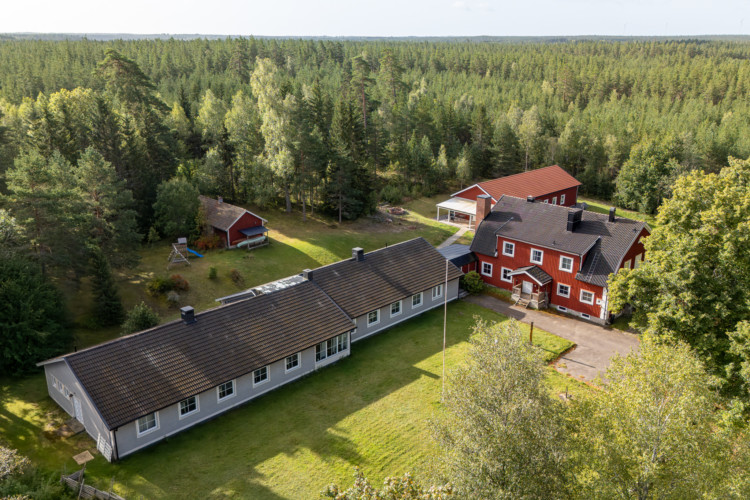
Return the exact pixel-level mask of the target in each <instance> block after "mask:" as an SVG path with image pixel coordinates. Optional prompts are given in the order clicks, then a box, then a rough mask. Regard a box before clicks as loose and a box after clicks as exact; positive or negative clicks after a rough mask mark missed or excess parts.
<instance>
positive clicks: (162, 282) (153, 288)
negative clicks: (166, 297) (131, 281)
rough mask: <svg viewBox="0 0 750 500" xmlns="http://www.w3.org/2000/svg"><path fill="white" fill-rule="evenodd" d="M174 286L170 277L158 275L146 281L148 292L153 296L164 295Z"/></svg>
mask: <svg viewBox="0 0 750 500" xmlns="http://www.w3.org/2000/svg"><path fill="white" fill-rule="evenodd" d="M173 288H174V282H173V281H172V280H171V279H169V278H163V277H161V276H157V277H155V278H154V279H152V280H151V281H149V282H148V283H146V292H148V294H149V295H151V296H152V297H156V296H158V295H162V294H165V293H167V292H168V291H170V290H172V289H173Z"/></svg>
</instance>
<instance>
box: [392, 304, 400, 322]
mask: <svg viewBox="0 0 750 500" xmlns="http://www.w3.org/2000/svg"><path fill="white" fill-rule="evenodd" d="M399 314H401V301H400V300H399V301H397V302H394V303H393V304H391V318H392V317H394V316H398V315H399Z"/></svg>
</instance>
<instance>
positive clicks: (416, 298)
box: [411, 292, 422, 307]
mask: <svg viewBox="0 0 750 500" xmlns="http://www.w3.org/2000/svg"><path fill="white" fill-rule="evenodd" d="M421 305H422V292H419V293H415V294H414V295H412V296H411V306H412V307H419V306H421Z"/></svg>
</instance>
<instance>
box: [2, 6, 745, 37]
mask: <svg viewBox="0 0 750 500" xmlns="http://www.w3.org/2000/svg"><path fill="white" fill-rule="evenodd" d="M3 4H4V5H3V6H2V15H0V33H17V32H39V33H136V34H160V33H171V34H193V33H199V34H216V35H243V36H249V35H255V36H477V35H492V36H541V35H548V36H549V35H614V36H622V35H627V36H644V35H646V36H647V35H665V36H681V35H706V34H719V35H720V34H743V35H745V34H750V0H703V1H699V0H368V1H361V0H350V1H344V0H264V1H256V0H5V1H4V2H3Z"/></svg>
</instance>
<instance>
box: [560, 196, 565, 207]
mask: <svg viewBox="0 0 750 500" xmlns="http://www.w3.org/2000/svg"><path fill="white" fill-rule="evenodd" d="M560 205H565V195H564V194H561V195H560Z"/></svg>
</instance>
